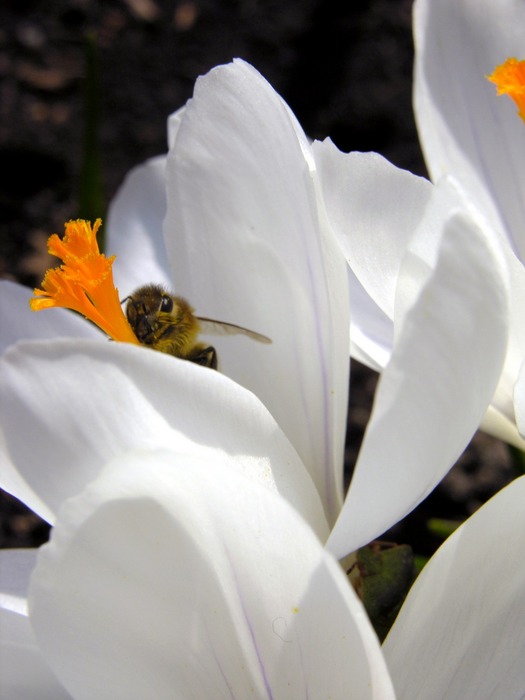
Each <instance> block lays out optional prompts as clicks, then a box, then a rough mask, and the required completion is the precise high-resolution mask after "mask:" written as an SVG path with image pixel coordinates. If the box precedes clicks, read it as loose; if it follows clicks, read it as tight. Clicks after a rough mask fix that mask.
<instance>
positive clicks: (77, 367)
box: [0, 340, 392, 700]
mask: <svg viewBox="0 0 525 700" xmlns="http://www.w3.org/2000/svg"><path fill="white" fill-rule="evenodd" d="M202 375H205V376H204V377H203V376H202ZM1 378H2V392H3V397H4V398H5V402H4V403H3V404H2V409H3V413H2V426H3V429H4V431H5V436H6V440H7V445H6V447H7V450H6V452H4V455H3V457H4V459H6V458H9V459H12V460H13V461H14V462H16V464H17V465H18V470H19V472H20V473H21V474H22V475H23V476H24V477H25V478H26V480H27V482H28V483H29V485H30V486H32V487H33V491H34V493H35V494H37V495H38V496H39V497H40V500H41V502H42V504H43V508H45V510H46V512H47V513H49V519H50V520H52V521H53V522H54V523H55V528H54V530H53V533H52V537H51V541H50V543H49V544H47V545H45V546H44V547H43V548H42V550H41V555H40V557H39V558H38V563H37V565H36V568H35V569H34V571H33V566H34V556H33V555H32V554H28V553H26V552H23V553H16V552H15V553H12V552H9V551H7V552H4V553H2V555H3V558H2V560H1V564H0V566H1V569H2V571H3V572H6V577H7V581H6V584H5V588H4V589H3V594H4V596H3V598H2V603H3V610H2V615H3V618H4V619H5V624H4V623H2V626H1V634H2V643H3V650H2V654H1V655H0V658H1V664H2V676H1V678H2V681H1V683H2V686H1V687H2V688H3V690H4V694H3V697H24V698H26V699H28V698H33V697H34V698H44V697H68V695H67V693H69V694H70V696H71V697H73V698H79V699H82V698H93V697H96V698H101V699H102V698H108V699H110V698H111V699H112V700H114V699H116V698H144V697H149V696H152V697H155V698H168V697H169V698H171V697H180V698H189V697H194V698H203V699H204V698H206V699H207V698H210V697H214V698H223V697H224V698H230V697H243V698H244V697H249V696H250V694H252V696H253V697H256V698H263V697H274V698H283V700H286V699H288V698H305V697H322V696H325V695H326V696H328V697H334V698H343V697H346V695H347V693H348V692H349V689H350V690H354V691H355V692H356V693H357V694H358V696H359V697H363V698H365V697H369V698H383V697H392V693H391V686H390V681H389V677H388V674H387V672H386V669H385V664H384V661H383V659H382V656H381V652H380V649H379V644H378V642H377V638H376V637H375V634H374V632H373V630H372V628H371V626H370V624H369V622H368V619H367V617H366V614H365V612H364V610H363V608H362V606H361V604H360V603H359V601H358V600H357V597H356V596H355V594H354V593H353V591H352V590H351V588H350V587H349V585H348V581H347V579H346V577H345V575H344V573H343V572H342V570H341V569H340V568H339V566H338V565H337V563H336V562H335V560H334V559H333V558H332V556H331V555H330V554H329V553H328V552H327V551H326V550H325V549H324V548H323V545H322V542H323V541H324V540H325V539H326V536H327V534H328V525H327V522H326V519H325V517H324V514H323V509H322V506H321V502H320V500H319V497H318V495H317V492H316V490H315V488H314V486H313V484H312V482H311V480H310V478H309V476H308V474H307V473H306V471H305V469H304V467H303V465H302V464H301V462H300V460H299V458H298V456H297V454H296V452H295V451H294V450H293V448H292V447H291V445H290V444H289V442H288V441H287V440H286V438H285V436H284V435H283V433H282V432H281V431H280V429H279V427H278V426H277V424H276V423H275V421H274V420H273V418H272V417H271V416H270V414H269V413H268V412H267V411H266V409H264V407H263V406H262V404H261V403H260V402H259V401H258V400H257V398H256V397H255V396H254V395H253V394H251V393H250V392H248V391H246V390H245V389H243V388H241V387H240V386H239V385H237V384H236V383H234V382H232V381H231V380H230V379H228V378H227V377H224V376H223V375H221V374H219V373H217V372H211V371H205V370H203V369H202V368H200V367H196V366H194V365H192V364H191V363H189V362H178V361H176V360H174V359H173V358H171V357H168V356H166V355H162V354H161V353H154V352H146V351H144V350H142V349H141V348H135V347H130V346H127V345H125V344H113V345H111V346H107V345H106V346H105V345H103V344H101V343H98V342H93V341H82V340H64V341H56V342H54V343H45V342H41V343H29V344H25V345H20V346H17V347H15V348H13V349H12V350H10V351H8V352H7V353H6V355H5V358H4V359H3V360H2V367H1ZM42 402H43V403H42ZM29 425H30V430H31V445H29V444H28V440H27V429H28V426H29ZM28 448H29V449H28ZM70 493H71V494H76V495H74V496H73V497H71V498H69V499H68V498H67V495H68V494H70ZM43 508H42V509H41V511H42V510H43ZM301 516H302V517H301ZM307 523H310V525H308V524H307ZM7 572H9V573H7ZM30 576H31V584H30V596H29V618H30V624H29V620H28V617H27V614H28V611H27V605H26V589H27V586H28V580H29V577H30ZM35 659H36V662H35ZM33 669H34V672H33Z"/></svg>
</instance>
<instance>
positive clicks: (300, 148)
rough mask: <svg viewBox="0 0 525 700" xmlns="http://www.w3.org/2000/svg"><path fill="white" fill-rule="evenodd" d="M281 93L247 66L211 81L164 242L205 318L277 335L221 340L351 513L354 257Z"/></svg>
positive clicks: (172, 195)
mask: <svg viewBox="0 0 525 700" xmlns="http://www.w3.org/2000/svg"><path fill="white" fill-rule="evenodd" d="M298 129H299V127H298V126H297V122H296V121H295V120H294V119H292V117H291V116H290V112H289V109H288V108H287V107H286V105H285V104H284V103H283V102H282V100H281V98H280V97H279V96H278V95H277V94H276V93H275V92H274V90H273V89H272V88H271V86H270V85H269V84H268V83H267V82H266V81H265V80H264V79H263V78H262V77H261V76H260V74H259V73H257V71H255V69H253V68H252V67H251V66H249V65H247V64H245V63H243V62H241V61H235V62H234V63H233V64H230V65H228V66H223V67H219V68H217V69H214V70H213V71H211V72H210V73H209V74H208V75H206V76H204V77H203V78H200V79H199V80H198V81H197V84H196V87H195V96H194V98H193V99H192V100H191V101H190V102H189V103H188V104H187V105H186V109H185V112H184V115H183V117H182V122H181V124H180V126H179V129H178V132H177V137H176V140H175V145H174V147H173V149H172V150H171V151H170V154H169V156H168V214H167V218H166V227H165V231H166V244H167V248H168V252H169V255H170V260H171V263H172V267H173V270H174V278H175V279H176V283H177V289H178V291H179V292H180V293H182V295H183V296H187V297H188V298H189V300H190V301H191V303H192V305H193V306H194V307H195V308H196V312H197V313H198V314H199V315H201V316H206V317H211V318H215V319H218V320H219V321H226V322H231V323H235V324H239V325H241V326H244V327H247V328H250V329H252V330H254V331H257V332H259V333H263V334H265V335H267V336H268V337H269V338H271V340H272V344H271V345H262V344H260V343H256V342H254V341H252V340H250V339H246V338H242V337H236V338H224V339H217V341H216V342H215V341H214V343H213V344H214V345H216V347H217V349H218V351H219V355H220V358H221V370H222V371H224V373H225V374H227V375H229V376H231V377H232V378H234V379H235V380H236V381H238V382H239V383H240V384H242V385H243V386H246V387H247V388H249V389H250V390H252V391H254V393H256V394H257V396H258V397H259V398H260V399H261V400H262V401H263V403H264V404H265V405H266V406H267V407H268V409H269V410H270V412H271V413H272V415H273V416H274V417H275V418H276V420H277V422H278V423H279V425H280V426H281V428H282V429H283V430H284V432H285V433H286V435H287V436H288V438H289V439H290V441H291V442H292V444H293V445H294V446H295V448H296V449H297V451H298V452H299V454H300V456H301V458H302V459H303V461H304V462H305V464H306V466H307V468H308V469H309V471H310V473H311V474H312V477H313V478H314V481H315V483H316V485H317V487H318V489H319V491H320V493H321V495H322V499H323V501H324V502H325V504H326V511H327V513H328V514H329V517H331V518H333V517H334V516H335V514H336V513H337V512H338V510H339V507H340V503H341V484H342V456H343V442H344V432H345V423H346V420H345V416H346V407H347V385H348V379H347V378H348V354H349V347H348V345H349V341H348V326H349V321H348V292H347V273H346V266H345V264H344V259H343V257H342V255H341V254H340V252H339V250H338V247H337V245H336V243H335V241H334V240H333V237H332V234H331V231H329V230H327V229H328V225H327V223H326V221H325V220H324V218H323V217H324V212H323V210H322V208H321V209H318V201H317V195H316V189H315V183H314V179H313V177H312V175H311V173H310V167H311V161H309V159H308V158H306V157H305V152H304V151H305V149H306V145H305V144H306V138H305V137H304V134H303V135H302V138H301V137H300V136H299V133H298Z"/></svg>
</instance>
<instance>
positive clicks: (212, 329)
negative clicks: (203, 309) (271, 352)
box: [196, 316, 272, 343]
mask: <svg viewBox="0 0 525 700" xmlns="http://www.w3.org/2000/svg"><path fill="white" fill-rule="evenodd" d="M196 318H197V320H198V321H199V324H200V327H201V332H202V333H209V334H210V335H247V336H248V337H249V338H252V340H257V341H258V342H259V343H271V342H272V341H271V339H270V338H268V337H267V336H265V335H262V334H261V333H256V332H255V331H250V330H248V328H243V327H242V326H236V325H235V324H234V323H224V321H215V320H214V319H212V318H202V316H197V317H196Z"/></svg>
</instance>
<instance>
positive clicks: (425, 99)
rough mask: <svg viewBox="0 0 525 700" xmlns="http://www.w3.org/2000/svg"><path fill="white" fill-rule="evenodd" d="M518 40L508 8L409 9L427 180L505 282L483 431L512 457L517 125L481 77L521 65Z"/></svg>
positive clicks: (518, 290)
mask: <svg viewBox="0 0 525 700" xmlns="http://www.w3.org/2000/svg"><path fill="white" fill-rule="evenodd" d="M524 35H525V6H524V5H523V4H521V3H517V2H515V1H514V0H501V2H491V0H481V1H480V2H476V3H472V2H470V0H457V1H456V0H442V1H441V2H432V0H417V1H416V3H415V6H414V38H415V47H416V61H415V85H414V108H415V115H416V120H417V124H418V129H419V135H420V140H421V146H422V148H423V152H424V155H425V159H426V163H427V166H428V170H429V173H430V176H431V178H432V180H433V181H434V182H438V181H439V180H440V179H441V178H443V177H447V176H452V177H453V178H454V179H455V182H456V190H457V196H456V204H455V206H456V207H460V208H462V209H463V210H464V211H467V212H468V211H470V212H474V213H475V215H476V216H477V217H478V218H479V220H480V221H481V222H482V223H481V225H482V226H484V227H485V229H486V230H487V232H488V234H489V235H491V236H493V237H494V238H496V239H498V240H499V241H500V244H501V246H502V248H503V249H504V252H505V257H506V260H507V266H508V269H509V272H510V283H511V293H510V300H511V308H510V327H509V330H510V333H509V345H508V352H507V357H506V361H505V366H504V370H503V372H502V376H501V379H500V382H499V384H498V387H497V390H496V392H495V394H494V397H493V399H492V403H491V407H490V410H489V412H488V413H487V416H486V418H485V420H484V423H483V428H484V429H486V430H487V431H489V432H492V433H494V434H495V435H497V436H498V437H502V438H503V439H506V440H508V441H509V442H512V443H513V444H515V445H517V446H518V447H520V448H521V449H524V448H525V441H524V440H523V439H522V438H523V436H524V435H525V365H524V359H525V323H524V320H523V304H522V302H523V299H524V298H525V268H524V263H525V124H524V123H523V121H522V120H521V119H520V118H519V117H518V115H517V113H516V112H517V110H516V107H515V105H514V104H513V103H512V102H511V100H509V99H508V98H506V97H498V96H497V94H496V89H495V87H494V85H492V84H491V83H490V82H488V80H487V79H486V76H487V75H488V74H491V73H492V72H493V71H494V69H495V68H496V66H498V65H500V64H502V63H503V62H504V61H505V59H507V58H508V57H512V56H516V57H517V58H524V57H525V56H524V55H523V37H524ZM516 426H517V428H518V430H519V432H520V433H521V437H519V435H518V432H517V430H516Z"/></svg>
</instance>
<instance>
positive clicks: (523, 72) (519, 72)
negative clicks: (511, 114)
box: [486, 58, 525, 121]
mask: <svg viewBox="0 0 525 700" xmlns="http://www.w3.org/2000/svg"><path fill="white" fill-rule="evenodd" d="M486 77H487V80H490V82H491V83H494V84H495V85H496V87H497V88H498V95H508V96H509V97H511V98H512V99H513V100H514V102H515V103H516V105H517V106H518V114H519V116H520V117H521V118H522V119H523V121H525V61H518V59H517V58H507V60H506V61H505V63H502V64H501V65H500V66H496V68H494V70H493V72H492V73H491V75H487V76H486Z"/></svg>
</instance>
